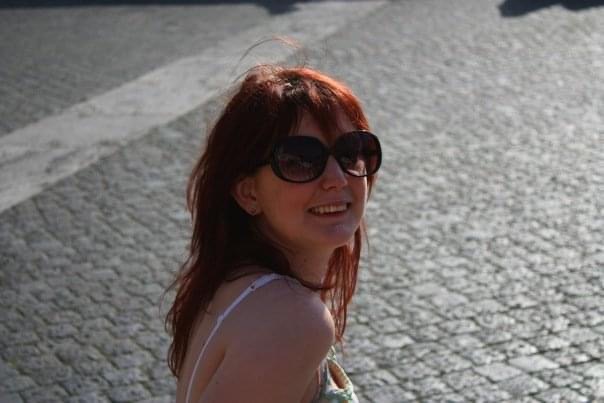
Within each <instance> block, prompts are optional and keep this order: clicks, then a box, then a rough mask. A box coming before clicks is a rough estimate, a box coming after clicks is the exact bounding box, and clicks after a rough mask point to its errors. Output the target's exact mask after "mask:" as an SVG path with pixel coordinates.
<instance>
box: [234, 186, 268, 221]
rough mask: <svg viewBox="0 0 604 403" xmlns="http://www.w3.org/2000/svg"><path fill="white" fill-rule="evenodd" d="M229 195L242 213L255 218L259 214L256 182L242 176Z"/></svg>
mask: <svg viewBox="0 0 604 403" xmlns="http://www.w3.org/2000/svg"><path fill="white" fill-rule="evenodd" d="M231 195H232V196H233V198H234V199H235V201H236V202H237V204H239V207H241V208H242V209H243V210H244V211H246V212H247V213H248V214H249V215H251V216H255V215H256V214H258V213H260V211H261V209H260V205H259V204H258V200H257V198H256V181H255V180H254V178H253V177H251V176H244V177H243V178H241V179H239V180H238V181H237V182H236V183H235V186H233V189H231Z"/></svg>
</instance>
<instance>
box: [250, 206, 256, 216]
mask: <svg viewBox="0 0 604 403" xmlns="http://www.w3.org/2000/svg"><path fill="white" fill-rule="evenodd" d="M248 213H249V214H250V215H256V208H255V207H250V209H249V210H248Z"/></svg>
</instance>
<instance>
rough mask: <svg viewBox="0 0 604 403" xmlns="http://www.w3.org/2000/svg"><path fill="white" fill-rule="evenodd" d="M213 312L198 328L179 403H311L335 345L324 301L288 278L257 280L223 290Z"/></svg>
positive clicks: (239, 282) (243, 279)
mask: <svg viewBox="0 0 604 403" xmlns="http://www.w3.org/2000/svg"><path fill="white" fill-rule="evenodd" d="M208 311H209V312H208V313H207V314H205V315H203V316H202V317H200V318H199V320H198V321H197V323H196V325H195V326H194V328H193V334H192V337H191V342H190V344H189V349H188V352H187V356H186V358H185V361H184V363H183V367H182V371H181V374H180V377H179V381H178V387H177V401H178V402H185V403H189V402H199V401H201V402H210V401H216V399H215V398H214V397H213V396H220V399H221V401H246V402H254V401H258V402H260V401H261V402H271V401H275V402H283V401H288V402H289V401H295V400H292V397H293V396H295V398H294V399H301V400H300V401H301V402H303V403H306V402H310V401H311V400H312V398H313V396H315V394H316V392H317V390H318V388H319V380H320V377H319V367H320V364H321V362H322V360H323V359H324V358H325V356H326V354H327V352H328V350H329V348H330V346H331V345H332V343H333V339H334V324H333V320H332V318H331V315H330V314H329V311H328V309H327V307H326V306H325V305H324V304H323V302H322V301H321V299H320V298H319V295H318V294H317V293H314V292H312V291H310V290H308V289H306V288H305V287H303V286H302V285H300V284H299V283H298V282H297V281H295V280H293V279H291V278H288V277H285V276H279V275H275V274H259V273H255V274H249V275H244V276H242V277H240V278H238V279H236V280H234V281H231V282H226V283H224V284H223V285H222V286H221V287H220V288H219V289H218V291H217V292H216V294H215V296H214V299H213V300H212V303H211V304H210V307H209V309H208ZM220 315H223V316H224V318H223V321H222V322H221V321H220V319H219V317H220ZM208 339H209V340H208ZM206 343H207V344H208V346H207V347H206V348H205V349H204V346H205V344H206ZM202 349H203V352H202ZM201 353H202V355H203V356H202V357H201V360H199V361H198V359H199V358H200V354H201ZM196 365H197V368H195V366H196ZM194 368H195V369H194ZM193 372H194V374H193ZM189 388H190V391H189V394H190V396H189V400H188V401H187V399H186V397H187V390H188V389H189ZM201 396H203V399H201V400H200V398H201Z"/></svg>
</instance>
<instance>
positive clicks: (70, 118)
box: [0, 1, 387, 212]
mask: <svg viewBox="0 0 604 403" xmlns="http://www.w3.org/2000/svg"><path fill="white" fill-rule="evenodd" d="M385 4H387V1H355V2H344V1H334V2H329V1H327V2H317V3H314V2H313V3H298V4H296V7H297V10H296V11H294V12H291V13H288V14H285V15H281V16H277V17H274V18H271V19H270V20H269V22H268V23H267V24H264V25H262V26H256V27H254V28H252V29H250V30H247V31H245V32H242V33H240V34H237V35H234V36H233V37H229V38H225V40H224V41H221V42H220V43H217V44H216V46H213V47H211V48H209V49H208V50H206V51H204V52H203V53H201V54H199V55H197V56H194V57H188V58H184V59H181V60H178V61H176V62H174V63H172V64H169V65H167V66H165V67H161V68H159V69H157V70H154V71H152V72H150V73H147V74H145V75H143V76H141V77H139V78H138V79H136V80H133V81H131V82H128V83H126V84H124V85H122V86H120V87H118V88H115V89H113V90H110V91H108V92H106V93H104V94H102V95H99V96H97V97H95V98H92V99H90V100H88V101H85V102H82V103H79V104H76V105H74V106H72V107H70V108H68V109H66V110H64V111H63V112H61V113H60V114H57V115H54V116H50V117H47V118H44V119H42V120H40V121H38V122H36V123H33V124H30V125H28V126H26V127H23V128H21V129H18V130H15V131H14V132H12V133H10V134H8V135H6V136H4V137H1V138H0V212H2V211H4V210H6V209H8V208H10V207H11V206H14V205H16V204H18V203H20V202H21V201H23V200H26V199H28V198H30V197H32V196H33V195H35V194H37V193H39V192H41V191H42V190H44V189H45V188H46V187H48V186H50V185H52V184H53V183H55V182H57V181H59V180H60V179H63V178H65V177H67V176H69V175H72V174H74V173H75V172H77V171H78V170H80V169H82V168H84V167H86V166H88V165H90V164H92V163H94V162H95V161H97V160H98V159H99V158H101V157H102V156H105V155H108V154H111V153H113V152H115V151H116V150H117V149H119V147H121V146H123V145H124V144H126V143H128V142H129V141H132V140H133V139H136V138H139V137H141V136H143V135H145V134H146V133H148V132H149V130H150V129H151V128H152V127H154V126H158V125H161V124H165V123H167V122H169V121H171V120H173V119H175V118H177V117H178V116H181V115H183V114H185V113H187V112H189V111H191V110H193V109H194V108H195V107H197V106H199V105H201V104H203V103H204V102H206V101H208V100H209V99H210V98H212V97H213V96H215V95H216V94H217V92H219V91H221V90H224V89H226V88H227V86H228V85H229V84H230V82H232V81H233V79H234V78H236V74H235V73H234V71H233V69H234V68H235V67H236V65H237V62H238V60H239V59H240V58H241V56H242V55H243V53H244V52H245V50H246V49H248V48H249V47H250V46H251V45H253V44H254V43H256V42H258V41H259V40H261V39H266V38H269V37H271V36H274V35H285V36H288V37H291V38H293V39H295V40H297V41H298V42H300V43H302V44H303V45H306V46H308V47H309V48H311V47H312V46H311V45H312V43H315V42H317V41H320V40H321V39H323V38H326V37H327V36H329V35H331V34H333V33H335V32H337V31H338V30H340V29H342V28H344V27H346V26H347V25H348V24H349V23H350V22H351V21H354V20H357V19H360V18H362V17H363V16H365V15H367V14H368V13H370V12H371V11H373V10H375V9H377V8H379V7H382V6H384V5H385ZM267 52H268V53H267ZM292 53H293V50H292V49H284V48H282V49H281V52H280V54H279V56H276V54H275V49H274V46H272V49H271V46H268V47H266V46H259V47H258V48H257V49H255V50H254V51H253V52H252V56H251V57H248V58H246V59H247V60H244V63H245V65H241V66H239V67H238V68H237V73H241V72H242V71H244V70H245V67H246V66H247V67H249V66H251V65H252V64H254V63H257V62H260V61H265V62H266V61H271V62H278V61H280V60H284V59H285V58H286V57H288V56H290V55H291V54H292ZM251 58H254V59H255V60H249V59H251Z"/></svg>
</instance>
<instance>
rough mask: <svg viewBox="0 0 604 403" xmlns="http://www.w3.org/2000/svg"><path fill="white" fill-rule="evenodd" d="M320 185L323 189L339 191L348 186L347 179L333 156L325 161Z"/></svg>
mask: <svg viewBox="0 0 604 403" xmlns="http://www.w3.org/2000/svg"><path fill="white" fill-rule="evenodd" d="M321 185H322V186H323V188H324V189H326V190H328V189H341V188H343V187H344V186H346V185H348V177H347V175H346V173H345V172H344V171H343V170H342V168H341V167H340V165H339V164H338V162H337V161H336V159H335V158H334V157H333V156H329V158H328V159H327V165H325V171H324V172H323V175H321Z"/></svg>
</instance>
